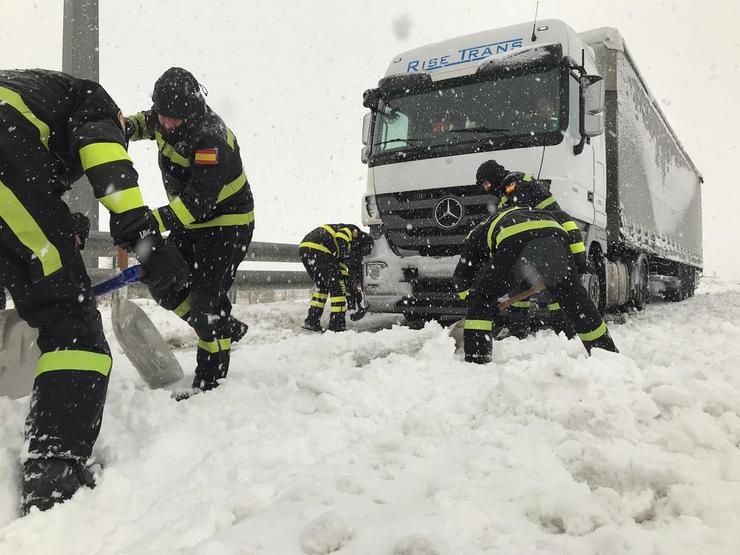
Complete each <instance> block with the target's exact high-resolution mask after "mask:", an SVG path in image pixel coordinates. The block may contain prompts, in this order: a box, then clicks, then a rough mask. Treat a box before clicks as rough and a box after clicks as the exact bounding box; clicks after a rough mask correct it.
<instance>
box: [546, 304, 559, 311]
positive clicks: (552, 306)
mask: <svg viewBox="0 0 740 555" xmlns="http://www.w3.org/2000/svg"><path fill="white" fill-rule="evenodd" d="M547 309H548V310H560V303H550V304H549V305H547Z"/></svg>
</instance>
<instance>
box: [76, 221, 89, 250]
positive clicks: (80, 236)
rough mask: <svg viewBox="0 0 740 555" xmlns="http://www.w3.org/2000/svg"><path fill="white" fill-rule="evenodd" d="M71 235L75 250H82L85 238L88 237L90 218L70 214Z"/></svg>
mask: <svg viewBox="0 0 740 555" xmlns="http://www.w3.org/2000/svg"><path fill="white" fill-rule="evenodd" d="M72 234H73V235H74V239H75V245H76V246H77V248H78V249H79V250H82V249H84V248H85V243H86V242H87V238H88V237H89V236H90V218H88V217H87V216H85V215H84V214H83V213H82V212H74V213H73V214H72Z"/></svg>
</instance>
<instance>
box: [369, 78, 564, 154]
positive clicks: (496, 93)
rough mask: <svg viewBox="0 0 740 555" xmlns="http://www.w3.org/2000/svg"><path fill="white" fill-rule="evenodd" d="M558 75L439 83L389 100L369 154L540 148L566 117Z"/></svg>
mask: <svg viewBox="0 0 740 555" xmlns="http://www.w3.org/2000/svg"><path fill="white" fill-rule="evenodd" d="M561 77H562V70H561V69H560V68H559V67H555V68H553V69H550V70H548V71H544V72H539V73H527V74H523V75H506V76H500V77H497V78H494V79H491V80H487V81H473V82H464V83H462V84H460V83H459V82H458V84H455V85H453V86H449V85H448V86H445V83H444V82H441V83H437V84H436V85H435V86H434V88H433V89H432V90H426V91H423V92H410V93H408V94H403V95H398V96H393V97H391V98H390V99H388V100H386V101H381V103H380V105H379V107H378V108H379V109H378V111H377V113H376V115H375V122H374V133H373V141H372V151H371V156H374V157H380V158H384V156H383V154H389V155H390V154H401V153H408V154H412V153H414V152H416V153H417V154H418V153H419V152H424V153H425V154H423V155H421V156H417V157H432V156H444V155H449V154H457V153H460V154H461V153H463V151H467V150H469V151H472V150H475V145H476V144H488V145H497V146H498V147H499V148H508V147H512V146H529V145H535V144H542V143H541V140H536V138H537V137H541V136H543V135H547V134H550V136H552V134H553V133H555V134H559V131H560V128H561V122H562V121H563V120H564V119H565V118H562V117H561V101H560V89H561ZM565 121H566V122H567V119H565ZM533 139H534V140H533ZM488 149H489V150H491V149H494V148H491V147H489V148H488ZM393 158H396V157H395V156H394V157H393Z"/></svg>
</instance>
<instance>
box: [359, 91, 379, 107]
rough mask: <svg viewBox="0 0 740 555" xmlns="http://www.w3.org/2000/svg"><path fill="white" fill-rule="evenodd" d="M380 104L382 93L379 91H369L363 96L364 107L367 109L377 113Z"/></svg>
mask: <svg viewBox="0 0 740 555" xmlns="http://www.w3.org/2000/svg"><path fill="white" fill-rule="evenodd" d="M379 103H380V91H379V90H378V89H368V90H366V91H365V92H364V93H363V94H362V105H363V106H364V107H365V108H368V109H370V110H371V111H375V110H377V109H378V104H379Z"/></svg>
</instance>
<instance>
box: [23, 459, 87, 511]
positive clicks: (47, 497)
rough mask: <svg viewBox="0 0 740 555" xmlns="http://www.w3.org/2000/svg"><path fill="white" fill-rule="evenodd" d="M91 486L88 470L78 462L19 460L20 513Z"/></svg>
mask: <svg viewBox="0 0 740 555" xmlns="http://www.w3.org/2000/svg"><path fill="white" fill-rule="evenodd" d="M82 487H88V488H90V489H92V488H94V487H95V479H94V478H93V474H92V472H90V470H89V469H88V468H87V467H85V465H84V464H82V463H81V462H79V461H76V460H71V459H29V460H27V461H26V462H25V463H23V488H22V495H21V514H22V515H24V516H25V515H27V514H28V513H29V512H30V510H31V507H37V508H38V509H39V510H40V511H46V510H48V509H51V507H52V506H53V505H55V504H56V503H63V502H64V501H67V500H68V499H70V498H71V497H72V496H73V495H74V494H75V492H76V491H77V490H78V489H80V488H82Z"/></svg>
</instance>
